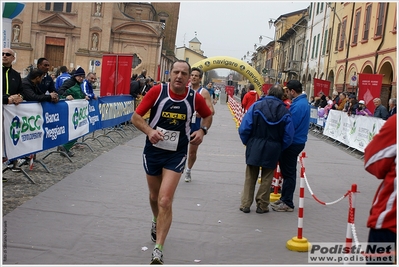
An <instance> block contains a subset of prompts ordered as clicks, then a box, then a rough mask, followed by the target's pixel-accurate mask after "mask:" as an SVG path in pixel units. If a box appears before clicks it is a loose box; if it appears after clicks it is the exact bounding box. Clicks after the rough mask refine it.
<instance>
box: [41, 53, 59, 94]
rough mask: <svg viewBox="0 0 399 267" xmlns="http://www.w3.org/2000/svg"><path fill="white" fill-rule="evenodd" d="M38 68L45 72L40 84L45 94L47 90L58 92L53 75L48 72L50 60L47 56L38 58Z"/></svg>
mask: <svg viewBox="0 0 399 267" xmlns="http://www.w3.org/2000/svg"><path fill="white" fill-rule="evenodd" d="M37 68H38V69H39V70H41V71H43V73H44V76H43V79H42V80H41V81H40V83H39V85H38V86H39V88H40V90H41V91H42V92H43V94H46V93H47V92H48V93H51V92H56V91H57V90H55V84H54V80H53V78H52V77H51V75H49V74H48V71H49V70H50V62H49V61H48V60H47V58H44V57H41V58H39V59H38V60H37Z"/></svg>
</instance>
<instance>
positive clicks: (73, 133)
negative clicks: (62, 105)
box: [66, 99, 89, 140]
mask: <svg viewBox="0 0 399 267" xmlns="http://www.w3.org/2000/svg"><path fill="white" fill-rule="evenodd" d="M66 103H67V104H68V121H69V123H68V128H69V129H68V130H69V131H68V132H69V140H74V139H76V138H79V137H81V136H83V135H86V134H88V133H89V110H88V108H89V102H88V101H87V100H84V99H79V100H75V101H66Z"/></svg>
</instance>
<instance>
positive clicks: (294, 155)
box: [279, 144, 305, 208]
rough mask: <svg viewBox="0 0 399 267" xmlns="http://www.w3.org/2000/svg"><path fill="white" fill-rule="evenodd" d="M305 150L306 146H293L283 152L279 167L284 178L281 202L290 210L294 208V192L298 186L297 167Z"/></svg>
mask: <svg viewBox="0 0 399 267" xmlns="http://www.w3.org/2000/svg"><path fill="white" fill-rule="evenodd" d="M304 148H305V144H292V145H290V146H289V147H288V148H286V149H285V150H284V151H282V152H281V155H280V159H279V166H280V172H281V176H282V177H283V187H282V188H281V197H280V200H281V201H283V202H284V203H285V204H286V205H287V206H289V207H290V208H294V202H293V197H294V192H295V186H296V173H297V170H296V166H297V161H298V155H299V153H301V151H302V150H303V149H304Z"/></svg>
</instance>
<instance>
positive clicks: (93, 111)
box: [89, 99, 101, 133]
mask: <svg viewBox="0 0 399 267" xmlns="http://www.w3.org/2000/svg"><path fill="white" fill-rule="evenodd" d="M99 129H101V121H100V108H99V104H98V99H92V100H90V101H89V132H90V133H92V132H94V131H95V130H99Z"/></svg>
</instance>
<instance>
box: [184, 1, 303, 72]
mask: <svg viewBox="0 0 399 267" xmlns="http://www.w3.org/2000/svg"><path fill="white" fill-rule="evenodd" d="M309 5H310V2H305V1H278V2H276V1H272V2H270V1H195V2H191V1H190V2H189V1H182V2H181V3H180V13H179V22H178V27H177V37H176V46H177V47H182V46H183V45H184V44H185V45H186V47H188V42H189V41H190V40H192V39H193V38H194V37H195V32H197V38H198V40H199V41H200V42H201V50H203V51H204V56H206V57H213V56H230V57H234V58H237V59H241V58H242V57H243V56H244V54H246V52H247V51H250V52H252V51H254V44H255V43H256V44H259V35H265V36H268V37H271V38H274V27H272V29H269V24H268V21H269V20H270V19H271V18H273V19H277V18H278V17H279V16H281V15H283V14H287V13H290V12H294V11H297V10H301V9H305V8H307V7H308V6H309ZM269 41H271V40H270V39H267V38H263V40H262V44H263V45H265V44H267V43H268V42H269ZM217 72H218V73H220V74H223V75H227V74H228V73H229V72H230V70H227V69H217Z"/></svg>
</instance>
